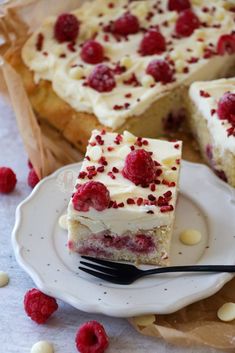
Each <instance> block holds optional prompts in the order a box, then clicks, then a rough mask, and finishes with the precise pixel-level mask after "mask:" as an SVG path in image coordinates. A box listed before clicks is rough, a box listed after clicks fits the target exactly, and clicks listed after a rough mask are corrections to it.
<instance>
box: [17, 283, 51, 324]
mask: <svg viewBox="0 0 235 353" xmlns="http://www.w3.org/2000/svg"><path fill="white" fill-rule="evenodd" d="M24 309H25V311H26V313H27V315H28V316H29V317H30V318H31V319H32V320H33V321H35V322H36V323H37V324H44V323H45V322H46V321H47V319H49V317H50V316H51V315H52V314H53V313H54V312H55V311H56V310H57V309H58V304H57V302H56V300H55V299H54V298H52V297H49V296H48V295H46V294H44V293H42V292H40V291H39V290H38V289H36V288H33V289H30V290H29V291H28V292H27V293H26V294H25V296H24Z"/></svg>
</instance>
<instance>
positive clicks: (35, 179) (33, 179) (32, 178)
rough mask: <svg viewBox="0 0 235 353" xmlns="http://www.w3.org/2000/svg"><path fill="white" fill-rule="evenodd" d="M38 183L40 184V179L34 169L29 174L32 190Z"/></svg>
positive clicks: (29, 183)
mask: <svg viewBox="0 0 235 353" xmlns="http://www.w3.org/2000/svg"><path fill="white" fill-rule="evenodd" d="M38 182H39V178H38V176H37V174H36V172H35V170H34V169H33V168H32V169H31V170H30V171H29V174H28V185H29V186H31V188H32V189H33V188H34V186H36V185H37V183H38Z"/></svg>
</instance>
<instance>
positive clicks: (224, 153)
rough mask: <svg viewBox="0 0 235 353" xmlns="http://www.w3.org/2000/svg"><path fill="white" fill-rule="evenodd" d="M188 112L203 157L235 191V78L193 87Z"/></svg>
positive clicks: (196, 83) (197, 84) (198, 84)
mask: <svg viewBox="0 0 235 353" xmlns="http://www.w3.org/2000/svg"><path fill="white" fill-rule="evenodd" d="M188 108H189V114H188V116H189V119H190V122H191V127H192V131H194V135H195V138H196V139H197V141H198V143H199V146H200V149H201V153H202V155H203V156H204V158H205V160H206V161H207V162H208V164H209V165H210V166H211V167H212V168H213V169H214V170H215V172H216V173H217V174H218V175H219V176H220V177H221V178H222V179H224V180H225V181H227V182H228V183H229V184H230V185H232V186H233V187H235V78H230V79H220V80H215V81H210V82H195V83H193V84H192V85H191V87H190V90H189V102H188Z"/></svg>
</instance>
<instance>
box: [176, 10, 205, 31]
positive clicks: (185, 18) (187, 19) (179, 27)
mask: <svg viewBox="0 0 235 353" xmlns="http://www.w3.org/2000/svg"><path fill="white" fill-rule="evenodd" d="M199 26H200V21H199V19H198V17H197V15H196V14H195V13H194V12H193V11H192V10H190V9H188V10H185V11H182V12H181V13H180V14H179V17H178V19H177V21H176V25H175V31H176V33H177V34H178V35H179V36H181V37H189V36H191V34H193V32H194V31H195V29H197V28H198V27H199Z"/></svg>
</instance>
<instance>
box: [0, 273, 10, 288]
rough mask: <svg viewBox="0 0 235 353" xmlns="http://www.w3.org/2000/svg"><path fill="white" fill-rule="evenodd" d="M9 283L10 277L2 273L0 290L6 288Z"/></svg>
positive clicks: (0, 274)
mask: <svg viewBox="0 0 235 353" xmlns="http://www.w3.org/2000/svg"><path fill="white" fill-rule="evenodd" d="M8 282H9V277H8V274H7V273H6V272H3V271H0V288H1V287H5V286H6V285H7V284H8Z"/></svg>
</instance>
